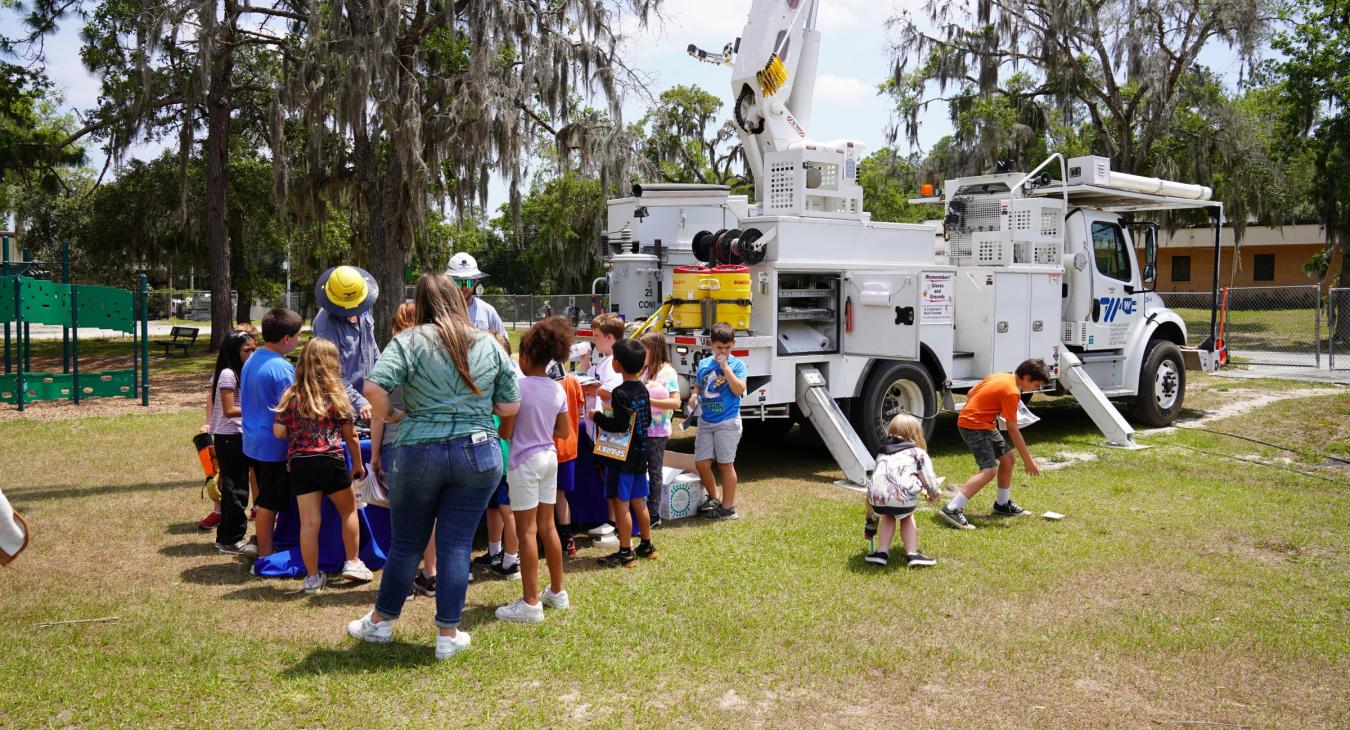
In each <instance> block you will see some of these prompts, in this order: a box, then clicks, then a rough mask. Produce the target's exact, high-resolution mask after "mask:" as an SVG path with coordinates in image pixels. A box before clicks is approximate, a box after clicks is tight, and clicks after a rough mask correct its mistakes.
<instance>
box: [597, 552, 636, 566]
mask: <svg viewBox="0 0 1350 730" xmlns="http://www.w3.org/2000/svg"><path fill="white" fill-rule="evenodd" d="M599 560H600V564H601V565H602V566H604V567H606V568H631V567H632V566H633V563H636V562H637V556H636V555H634V554H633V551H632V550H629V551H627V552H625V551H623V550H619V551H618V552H615V553H610V554H609V555H606V556H605V557H603V558H600V559H599Z"/></svg>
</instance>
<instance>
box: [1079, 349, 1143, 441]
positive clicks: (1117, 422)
mask: <svg viewBox="0 0 1350 730" xmlns="http://www.w3.org/2000/svg"><path fill="white" fill-rule="evenodd" d="M1059 380H1060V382H1062V383H1063V384H1064V385H1065V386H1066V387H1067V388H1068V389H1069V392H1070V393H1072V394H1073V397H1074V398H1075V399H1077V401H1078V402H1079V403H1080V404H1082V406H1083V410H1085V411H1087V414H1088V416H1089V417H1090V418H1092V422H1093V423H1095V424H1097V428H1098V429H1100V430H1101V432H1102V434H1103V435H1104V436H1106V441H1107V445H1108V446H1114V447H1116V448H1120V449H1131V450H1133V449H1142V448H1145V447H1144V446H1140V445H1139V444H1137V443H1135V442H1134V428H1133V427H1131V426H1130V424H1129V423H1128V422H1126V421H1125V418H1124V417H1123V416H1121V415H1120V411H1117V410H1116V407H1115V406H1113V405H1111V401H1109V400H1107V398H1106V394H1104V393H1102V389H1101V388H1098V387H1097V384H1096V383H1094V382H1092V378H1091V377H1089V376H1088V374H1087V372H1086V371H1085V370H1083V362H1082V361H1081V360H1079V359H1078V356H1077V355H1075V354H1073V353H1072V352H1069V348H1067V347H1065V346H1064V344H1063V343H1060V346H1059Z"/></svg>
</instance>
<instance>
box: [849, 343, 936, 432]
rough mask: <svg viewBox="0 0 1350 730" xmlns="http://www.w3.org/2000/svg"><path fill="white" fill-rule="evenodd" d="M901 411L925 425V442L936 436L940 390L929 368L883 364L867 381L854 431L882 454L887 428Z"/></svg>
mask: <svg viewBox="0 0 1350 730" xmlns="http://www.w3.org/2000/svg"><path fill="white" fill-rule="evenodd" d="M901 411H906V412H908V413H910V414H912V415H914V416H915V417H917V418H919V419H920V420H921V421H922V423H923V437H924V439H925V440H927V439H928V438H929V437H931V436H932V435H933V428H934V427H935V426H936V424H937V419H936V418H935V416H936V415H937V389H936V388H935V387H934V385H933V377H932V376H931V375H929V374H928V368H925V367H924V366H923V365H922V364H920V363H917V362H892V363H882V364H880V365H878V366H877V369H876V370H875V371H873V373H872V374H871V375H870V376H869V377H868V378H867V382H866V384H864V385H863V392H862V397H860V398H858V399H857V401H856V402H855V404H854V411H853V428H854V429H856V430H857V432H858V435H859V436H861V437H862V440H863V444H865V445H866V446H867V450H868V451H870V452H871V453H873V454H875V453H877V452H879V451H881V444H882V442H883V441H885V439H886V426H887V424H889V423H890V422H891V418H893V417H894V416H895V414H897V413H899V412H901Z"/></svg>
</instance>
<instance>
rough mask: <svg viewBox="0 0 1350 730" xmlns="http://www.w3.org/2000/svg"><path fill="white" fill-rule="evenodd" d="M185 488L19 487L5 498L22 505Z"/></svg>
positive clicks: (180, 485)
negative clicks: (101, 495)
mask: <svg viewBox="0 0 1350 730" xmlns="http://www.w3.org/2000/svg"><path fill="white" fill-rule="evenodd" d="M185 486H190V485H189V484H187V483H184V482H182V481H177V482H159V483H157V484H108V485H104V486H98V487H81V486H77V485H61V486H53V487H18V488H15V489H8V488H6V491H5V496H6V497H9V499H10V501H11V502H14V503H16V504H22V503H24V502H44V501H48V500H54V499H81V498H84V497H96V496H98V495H100V494H114V493H116V494H121V493H125V492H167V491H169V490H172V489H182V488H183V487H185Z"/></svg>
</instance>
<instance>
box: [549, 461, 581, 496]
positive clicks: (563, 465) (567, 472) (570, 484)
mask: <svg viewBox="0 0 1350 730" xmlns="http://www.w3.org/2000/svg"><path fill="white" fill-rule="evenodd" d="M558 491H560V492H566V493H568V494H571V493H572V492H575V491H577V460H576V459H572V460H571V461H563V462H560V463H559V464H558ZM553 496H554V497H556V496H557V495H556V494H555V495H553Z"/></svg>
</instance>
